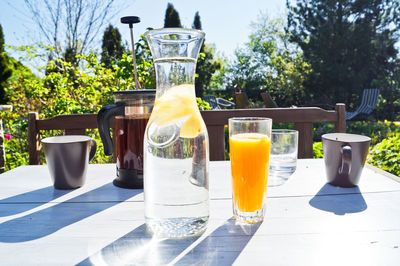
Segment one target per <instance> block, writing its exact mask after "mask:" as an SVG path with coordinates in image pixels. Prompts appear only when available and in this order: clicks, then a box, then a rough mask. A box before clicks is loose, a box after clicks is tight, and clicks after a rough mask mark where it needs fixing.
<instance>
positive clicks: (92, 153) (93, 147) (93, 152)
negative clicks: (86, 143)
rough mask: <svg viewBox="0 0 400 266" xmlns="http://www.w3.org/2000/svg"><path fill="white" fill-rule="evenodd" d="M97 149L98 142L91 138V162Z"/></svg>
mask: <svg viewBox="0 0 400 266" xmlns="http://www.w3.org/2000/svg"><path fill="white" fill-rule="evenodd" d="M96 151H97V143H96V141H95V140H94V139H90V153H89V162H91V161H92V160H93V158H94V156H95V155H96Z"/></svg>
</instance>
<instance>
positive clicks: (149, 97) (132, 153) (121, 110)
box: [97, 90, 156, 188]
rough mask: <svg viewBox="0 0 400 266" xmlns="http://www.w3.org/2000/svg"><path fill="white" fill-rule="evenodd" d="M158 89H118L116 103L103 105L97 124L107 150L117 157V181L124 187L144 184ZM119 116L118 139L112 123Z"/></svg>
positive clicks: (116, 127) (116, 183)
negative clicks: (147, 130) (147, 140)
mask: <svg viewBox="0 0 400 266" xmlns="http://www.w3.org/2000/svg"><path fill="white" fill-rule="evenodd" d="M155 92H156V91H155V90H131V91H116V92H114V93H113V94H114V98H115V104H113V105H107V106H104V107H103V108H101V110H100V112H99V113H98V115H97V124H98V128H99V133H100V137H101V140H102V142H103V145H104V153H105V154H106V155H112V154H113V153H114V156H115V160H116V167H117V173H116V176H117V177H116V178H115V179H114V182H113V183H114V185H116V186H119V187H123V188H143V138H144V131H145V128H146V125H147V121H148V120H149V117H150V113H151V110H152V109H153V104H154V97H155ZM112 119H115V130H114V140H112V139H111V135H110V123H111V121H112Z"/></svg>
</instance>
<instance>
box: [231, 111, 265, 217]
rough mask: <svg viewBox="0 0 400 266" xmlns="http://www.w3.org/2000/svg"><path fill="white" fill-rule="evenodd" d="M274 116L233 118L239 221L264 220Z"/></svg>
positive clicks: (234, 195) (234, 194) (234, 183)
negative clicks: (271, 117) (272, 117)
mask: <svg viewBox="0 0 400 266" xmlns="http://www.w3.org/2000/svg"><path fill="white" fill-rule="evenodd" d="M271 128H272V119H269V118H260V117H245V118H230V119H229V147H230V158H231V172H232V198H233V214H234V216H235V217H236V219H237V220H238V221H240V222H245V223H257V222H261V221H263V220H264V214H265V203H266V197H267V183H268V169H269V153H270V146H271Z"/></svg>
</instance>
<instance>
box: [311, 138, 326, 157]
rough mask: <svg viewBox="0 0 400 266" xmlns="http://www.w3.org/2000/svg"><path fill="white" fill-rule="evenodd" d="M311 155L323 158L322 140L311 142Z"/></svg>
mask: <svg viewBox="0 0 400 266" xmlns="http://www.w3.org/2000/svg"><path fill="white" fill-rule="evenodd" d="M313 157H314V158H324V153H323V150H322V142H320V141H318V142H314V143H313Z"/></svg>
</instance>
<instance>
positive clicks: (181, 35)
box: [144, 29, 209, 238]
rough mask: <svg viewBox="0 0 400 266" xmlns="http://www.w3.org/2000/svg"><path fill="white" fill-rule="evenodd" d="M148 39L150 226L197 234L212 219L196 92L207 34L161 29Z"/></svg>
mask: <svg viewBox="0 0 400 266" xmlns="http://www.w3.org/2000/svg"><path fill="white" fill-rule="evenodd" d="M145 36H146V38H147V40H148V42H149V44H150V47H151V51H152V55H153V60H154V65H155V70H156V77H157V93H156V100H155V103H154V108H153V111H152V114H151V117H150V119H149V122H148V124H147V127H146V132H145V137H144V197H145V219H146V224H147V227H148V229H149V230H150V231H151V232H152V233H154V234H155V235H157V236H161V237H170V238H181V237H186V236H191V235H196V234H199V233H201V232H203V231H204V230H205V228H206V225H207V222H208V217H209V189H208V161H209V153H208V135H207V129H206V126H205V124H204V121H203V119H202V117H201V114H200V111H199V109H198V107H197V102H196V97H195V90H194V76H195V69H196V60H197V56H198V52H199V50H200V46H201V44H202V41H203V38H204V33H202V32H200V31H197V30H188V29H161V30H154V31H150V32H147V33H146V34H145Z"/></svg>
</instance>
